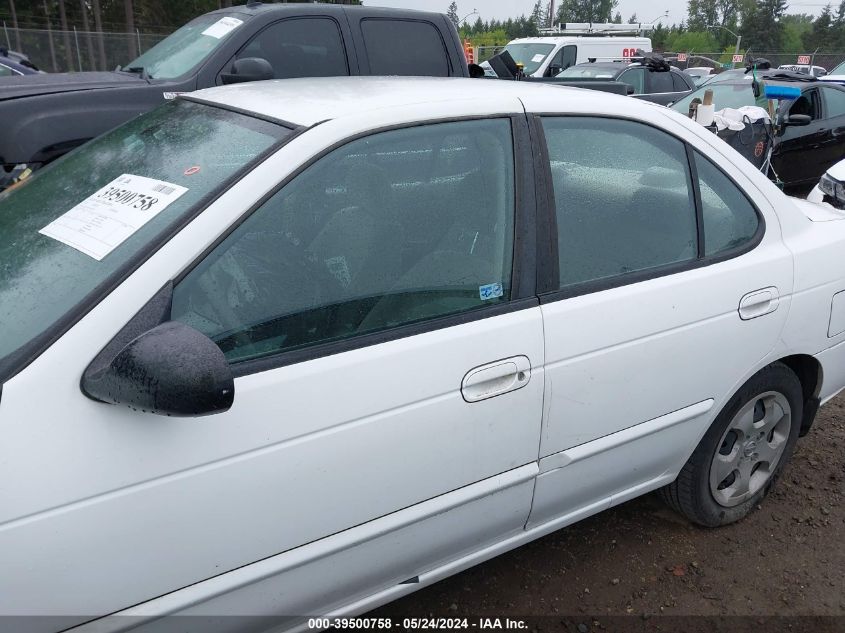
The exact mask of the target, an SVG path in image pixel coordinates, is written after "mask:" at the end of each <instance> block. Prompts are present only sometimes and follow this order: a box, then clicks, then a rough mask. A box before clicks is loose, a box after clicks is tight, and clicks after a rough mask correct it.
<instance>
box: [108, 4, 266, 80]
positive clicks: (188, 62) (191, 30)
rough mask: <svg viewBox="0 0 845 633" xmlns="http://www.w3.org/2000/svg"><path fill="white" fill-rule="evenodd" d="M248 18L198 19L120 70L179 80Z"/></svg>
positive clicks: (203, 17)
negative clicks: (143, 72) (144, 72)
mask: <svg viewBox="0 0 845 633" xmlns="http://www.w3.org/2000/svg"><path fill="white" fill-rule="evenodd" d="M248 17H249V16H246V15H244V14H242V13H232V14H221V13H215V14H214V15H203V16H200V17H198V18H197V19H196V20H192V21H191V22H188V23H187V24H186V25H185V26H183V27H182V28H181V29H179V30H178V31H176V32H174V33H173V34H171V35H170V36H168V37H167V38H165V39H164V40H162V41H161V42H159V43H158V44H156V45H155V46H153V47H152V48H151V49H150V50H148V51H147V52H146V53H144V54H143V55H141V56H140V57H138V58H137V59H135V60H134V61H132V62H130V63H128V64H127V65H126V66H124V67H123V70H129V71H137V72H140V71H141V70H144V71H146V73H147V75H148V76H149V77H150V78H152V79H175V78H176V77H181V76H182V75H184V74H185V73H187V72H188V71H189V70H191V69H192V68H194V67H195V66H196V65H197V64H199V63H201V62H203V61H205V59H206V58H207V57H208V56H209V55H211V53H212V52H213V51H214V50H216V49H217V48H218V47H219V46H220V44H221V43H222V42H223V40H225V39H226V38H227V37H228V36H229V35H230V34H231V33H232V32H233V31H235V30H236V29H237V28H238V27H239V26H241V24H243V21H244V20H245V19H247V18H248Z"/></svg>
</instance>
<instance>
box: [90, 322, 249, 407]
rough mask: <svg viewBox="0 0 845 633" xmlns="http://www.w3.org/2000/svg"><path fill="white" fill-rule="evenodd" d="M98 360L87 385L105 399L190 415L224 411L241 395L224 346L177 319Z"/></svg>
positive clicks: (116, 402) (153, 329) (97, 396)
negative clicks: (223, 350)
mask: <svg viewBox="0 0 845 633" xmlns="http://www.w3.org/2000/svg"><path fill="white" fill-rule="evenodd" d="M98 361H100V358H99V357H98V358H97V359H95V360H94V362H93V363H92V364H91V365H89V367H88V369H86V370H85V373H84V374H83V375H82V385H81V386H82V391H83V392H84V393H85V395H87V396H88V397H90V398H93V399H94V400H98V401H100V402H106V403H109V404H122V405H126V406H129V407H132V408H133V409H140V410H142V411H145V412H146V411H148V412H150V413H155V414H157V415H168V416H180V417H188V416H200V415H210V414H212V413H222V412H223V411H226V410H227V409H229V408H230V407H231V406H232V402H233V401H234V398H235V383H234V378H233V376H232V370H231V369H230V368H229V363H227V362H226V358H225V356H224V355H223V352H222V351H220V348H219V347H217V345H215V344H214V342H213V341H212V340H211V339H210V338H208V337H207V336H205V335H204V334H202V333H200V332H198V331H197V330H195V329H194V328H192V327H189V326H187V325H185V324H183V323H179V322H176V321H166V322H164V323H162V324H161V325H158V326H156V327H154V328H152V329H151V330H148V331H147V332H145V333H143V334H141V335H140V336H138V337H137V338H135V339H132V340H131V341H130V342H129V343H127V344H126V346H125V347H123V348H122V349H121V350H120V351H119V352H117V354H115V355H113V357H112V358H110V359H109V358H105V359H102V363H100V362H98ZM103 363H104V364H103Z"/></svg>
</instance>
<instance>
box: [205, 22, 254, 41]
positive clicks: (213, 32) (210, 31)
mask: <svg viewBox="0 0 845 633" xmlns="http://www.w3.org/2000/svg"><path fill="white" fill-rule="evenodd" d="M243 23H244V21H243V20H239V19H238V18H220V19H219V20H217V22H215V23H214V24H212V25H211V26H209V27H208V28H207V29H206V30H204V31H203V32H202V34H203V35H209V36H211V37H214V38H217V39H218V40H219V39H220V38H221V37H223V36H224V35H227V34H229V33H231V32H232V31H234V30H235V29H236V28H238V27H239V26H240V25H241V24H243Z"/></svg>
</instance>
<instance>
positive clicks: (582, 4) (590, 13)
mask: <svg viewBox="0 0 845 633" xmlns="http://www.w3.org/2000/svg"><path fill="white" fill-rule="evenodd" d="M618 4H619V2H618V0H563V1H562V2H561V4H560V7H558V10H557V21H558V22H612V21H613V11H614V9H616V7H617V5H618Z"/></svg>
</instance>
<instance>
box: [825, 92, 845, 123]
mask: <svg viewBox="0 0 845 633" xmlns="http://www.w3.org/2000/svg"><path fill="white" fill-rule="evenodd" d="M823 94H824V104H825V118H827V119H830V118H833V117H835V116H843V115H845V90H837V89H836V88H825V89H824V90H823Z"/></svg>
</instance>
